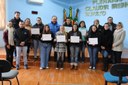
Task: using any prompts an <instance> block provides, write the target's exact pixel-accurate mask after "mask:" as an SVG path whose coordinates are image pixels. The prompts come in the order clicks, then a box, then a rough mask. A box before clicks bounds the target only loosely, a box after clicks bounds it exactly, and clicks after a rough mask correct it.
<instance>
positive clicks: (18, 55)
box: [16, 46, 28, 66]
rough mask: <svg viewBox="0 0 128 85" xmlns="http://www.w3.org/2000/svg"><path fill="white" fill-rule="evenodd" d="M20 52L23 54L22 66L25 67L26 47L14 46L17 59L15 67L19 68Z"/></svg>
mask: <svg viewBox="0 0 128 85" xmlns="http://www.w3.org/2000/svg"><path fill="white" fill-rule="evenodd" d="M21 52H22V53H23V58H24V65H25V66H26V65H27V64H28V63H27V46H23V47H20V46H16V53H17V57H16V66H20V57H21Z"/></svg>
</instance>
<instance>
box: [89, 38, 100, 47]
mask: <svg viewBox="0 0 128 85" xmlns="http://www.w3.org/2000/svg"><path fill="white" fill-rule="evenodd" d="M89 44H90V45H97V44H98V38H89Z"/></svg>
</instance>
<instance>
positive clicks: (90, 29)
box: [90, 25, 97, 33]
mask: <svg viewBox="0 0 128 85" xmlns="http://www.w3.org/2000/svg"><path fill="white" fill-rule="evenodd" d="M93 26H94V27H96V32H97V26H96V25H92V26H91V27H90V33H94V32H93V31H92V27H93Z"/></svg>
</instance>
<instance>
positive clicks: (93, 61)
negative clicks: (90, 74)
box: [88, 46, 98, 67]
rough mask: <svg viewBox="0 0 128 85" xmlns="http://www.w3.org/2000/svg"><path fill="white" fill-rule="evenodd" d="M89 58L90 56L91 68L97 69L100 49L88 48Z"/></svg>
mask: <svg viewBox="0 0 128 85" xmlns="http://www.w3.org/2000/svg"><path fill="white" fill-rule="evenodd" d="M88 51H89V56H90V66H92V67H96V58H97V55H98V47H94V46H88Z"/></svg>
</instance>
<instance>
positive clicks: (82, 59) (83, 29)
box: [78, 21, 87, 63]
mask: <svg viewBox="0 0 128 85" xmlns="http://www.w3.org/2000/svg"><path fill="white" fill-rule="evenodd" d="M79 31H80V32H81V34H82V43H81V47H80V51H81V52H82V56H80V55H79V57H78V60H79V62H82V63H84V62H85V47H86V36H87V30H86V24H85V22H84V21H81V22H80V24H79Z"/></svg>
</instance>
